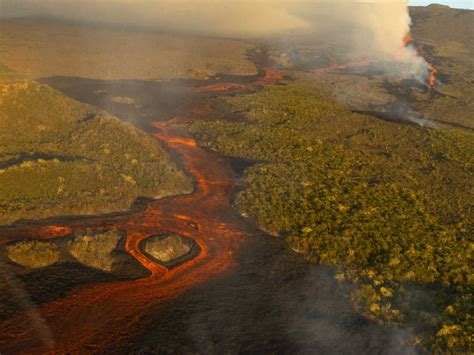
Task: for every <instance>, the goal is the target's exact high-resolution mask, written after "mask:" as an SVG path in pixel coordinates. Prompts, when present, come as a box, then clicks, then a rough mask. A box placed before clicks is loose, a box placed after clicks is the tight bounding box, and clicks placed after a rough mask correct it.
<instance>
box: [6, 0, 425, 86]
mask: <svg viewBox="0 0 474 355" xmlns="http://www.w3.org/2000/svg"><path fill="white" fill-rule="evenodd" d="M0 13H1V14H2V17H11V16H31V15H39V16H52V17H57V18H62V19H68V20H75V21H87V22H101V23H108V24H120V25H125V26H129V25H133V26H140V27H148V28H155V29H160V30H165V31H172V32H180V33H192V34H202V35H212V36H223V37H244V38H262V37H265V38H268V37H275V36H278V37H279V38H283V37H285V36H291V35H294V34H295V33H305V34H306V35H309V34H311V35H312V36H314V39H315V40H319V39H321V38H324V39H325V40H327V41H332V42H333V43H334V44H335V46H338V47H343V48H344V50H345V51H346V52H348V53H349V57H357V58H360V57H363V58H364V59H365V60H369V61H388V62H396V63H399V64H400V65H398V66H394V67H391V68H389V69H386V70H387V72H388V73H391V74H395V75H397V76H398V77H401V78H417V79H419V80H420V81H421V80H424V79H425V78H426V76H427V74H428V65H427V63H426V62H425V61H424V60H423V58H421V57H420V56H418V55H417V53H416V51H415V50H414V49H413V48H412V47H410V46H404V44H403V37H404V36H405V35H406V34H408V33H409V30H410V17H409V14H408V4H407V1H406V0H371V1H360V0H345V1H344V0H332V1H321V0H282V1H278V0H252V1H250V0H81V1H80V2H78V1H73V0H2V2H1V3H0ZM385 67H387V66H385Z"/></svg>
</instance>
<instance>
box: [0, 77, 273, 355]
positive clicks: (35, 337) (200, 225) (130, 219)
mask: <svg viewBox="0 0 474 355" xmlns="http://www.w3.org/2000/svg"><path fill="white" fill-rule="evenodd" d="M280 79H282V74H280V73H278V72H276V71H273V70H271V69H267V70H266V75H265V77H263V78H262V79H260V80H258V81H256V82H254V83H251V84H245V85H243V84H227V85H226V87H225V88H222V86H212V85H211V86H206V87H201V88H199V89H198V91H199V92H210V91H222V90H235V89H237V88H238V89H248V88H252V87H256V86H259V85H262V84H272V83H274V82H276V81H278V80H280ZM179 120H180V119H179V118H175V119H173V120H170V121H168V122H157V123H156V124H155V127H156V133H155V134H154V135H153V136H154V137H155V138H156V139H158V140H160V141H162V142H164V143H165V144H166V145H168V147H169V148H170V149H172V150H174V151H175V152H176V153H178V154H179V155H180V157H181V159H182V163H183V166H184V168H185V169H186V170H187V172H188V173H189V174H190V175H192V176H193V177H194V179H195V182H196V183H195V184H196V186H195V192H194V193H193V194H191V195H186V196H174V197H168V198H164V199H161V200H159V201H156V202H153V203H151V204H149V205H148V206H147V208H146V209H145V210H144V211H140V212H134V213H130V214H124V215H113V216H105V217H93V218H84V219H74V220H71V221H68V222H64V224H63V225H57V223H56V224H55V225H51V226H40V227H34V226H23V227H21V226H15V227H8V228H3V229H2V231H1V232H2V240H1V242H0V244H5V243H8V242H11V241H16V240H26V239H33V240H35V239H52V238H60V237H64V236H67V235H70V234H71V233H73V232H76V231H82V230H85V229H90V230H92V231H103V230H110V229H117V230H120V231H124V232H126V233H127V239H126V242H125V249H126V251H127V252H128V253H129V254H130V255H132V256H133V257H134V258H135V259H136V260H138V262H139V263H140V264H141V265H143V266H144V267H145V268H146V269H148V270H149V271H150V276H149V277H147V278H143V279H139V280H132V281H115V282H109V283H100V284H92V285H86V286H80V287H77V288H76V289H75V290H74V291H73V292H71V293H70V294H68V295H67V296H65V297H64V298H62V299H58V300H55V301H53V302H50V303H46V304H44V305H42V306H41V307H40V308H39V312H40V314H41V316H42V317H43V318H44V323H45V324H46V325H47V327H48V328H49V329H48V331H47V332H38V329H37V328H35V327H34V326H32V322H31V317H30V316H29V315H30V313H29V311H30V310H25V312H24V313H22V314H20V315H18V316H15V317H13V318H12V319H9V320H6V321H3V322H2V323H0V349H1V350H2V352H5V353H19V352H21V353H44V352H51V351H54V352H57V353H65V354H71V353H83V352H91V351H93V352H99V353H103V352H106V351H110V349H114V347H116V346H118V345H120V344H124V343H126V342H127V340H128V339H131V338H132V337H133V336H135V335H136V334H138V333H140V331H142V330H144V329H146V328H147V327H148V326H149V325H150V323H151V322H153V318H152V317H150V316H149V315H150V313H151V312H153V311H156V310H157V309H159V307H160V306H161V305H162V304H163V303H164V302H167V301H169V300H172V299H174V298H176V297H178V296H179V295H181V294H183V293H184V292H186V291H187V290H189V289H190V288H192V287H193V286H195V285H197V284H199V283H202V282H205V281H206V280H209V279H210V278H212V277H214V276H216V275H218V274H220V273H222V272H224V271H225V270H227V269H229V268H231V267H234V266H235V265H236V261H235V258H234V252H235V251H236V250H237V249H238V248H239V246H240V245H241V244H242V243H243V242H244V241H245V239H246V238H247V237H248V234H247V232H246V231H245V230H246V229H245V225H244V223H243V222H242V221H241V220H239V219H237V218H236V217H230V216H235V215H234V213H232V208H231V206H230V202H229V194H230V192H231V191H232V190H233V188H234V184H233V174H232V171H231V169H230V167H229V165H228V163H227V162H226V161H223V160H222V159H219V158H218V155H217V154H215V153H213V152H210V151H207V150H204V149H202V148H200V147H199V146H198V145H197V144H196V142H195V141H194V139H193V138H192V137H184V136H182V135H179V134H178V133H177V131H176V130H175V129H174V128H173V126H172V125H171V124H170V123H174V122H179ZM169 232H172V233H178V234H181V235H183V236H185V237H188V238H192V239H194V240H195V242H196V243H197V244H198V246H199V249H200V252H199V253H198V255H197V256H196V257H194V258H193V259H191V260H188V261H186V262H184V263H182V264H181V265H179V266H177V267H175V268H172V269H170V268H168V267H166V266H164V265H160V264H158V263H157V262H155V261H154V260H151V259H150V258H148V257H147V256H146V255H145V254H143V253H142V251H141V249H140V247H139V246H140V242H141V241H143V240H144V239H146V238H148V237H150V236H152V235H154V234H158V233H169Z"/></svg>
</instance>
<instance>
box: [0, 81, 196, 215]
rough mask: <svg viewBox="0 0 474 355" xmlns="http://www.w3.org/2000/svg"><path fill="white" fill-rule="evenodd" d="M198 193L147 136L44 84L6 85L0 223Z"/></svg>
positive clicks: (0, 100)
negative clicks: (141, 197) (135, 200)
mask: <svg viewBox="0 0 474 355" xmlns="http://www.w3.org/2000/svg"><path fill="white" fill-rule="evenodd" d="M94 115H95V118H92V119H87V120H85V119H83V118H84V117H89V118H90V117H94ZM191 190H192V183H191V181H190V179H188V178H187V177H186V176H185V175H184V173H183V172H182V171H180V170H178V169H177V167H176V165H175V164H174V163H172V162H171V160H170V158H169V156H168V154H167V153H165V152H164V151H163V150H162V149H161V148H160V146H159V145H158V144H157V143H156V142H155V141H154V140H153V139H151V138H150V137H149V136H147V135H146V134H145V133H143V132H140V131H138V130H137V129H135V128H133V127H132V126H130V125H128V124H124V123H122V122H120V121H119V120H118V119H116V118H113V117H108V116H105V115H104V114H102V113H100V112H98V111H97V110H96V109H94V108H92V107H90V106H87V105H83V104H80V103H78V102H76V101H74V100H72V99H69V98H67V97H65V96H64V95H62V94H60V93H59V92H57V91H55V90H53V89H51V88H49V87H47V86H45V85H40V84H37V83H34V82H16V83H10V84H3V85H2V84H0V212H1V214H0V224H3V223H9V222H13V221H15V220H17V219H20V218H30V219H31V218H42V217H48V216H53V215H58V214H60V215H64V214H94V213H106V212H112V211H117V210H124V209H127V208H128V207H129V206H130V204H131V203H132V202H133V201H134V199H135V198H137V197H138V196H148V197H162V196H167V195H172V194H175V193H185V192H189V191H191Z"/></svg>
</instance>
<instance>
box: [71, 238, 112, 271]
mask: <svg viewBox="0 0 474 355" xmlns="http://www.w3.org/2000/svg"><path fill="white" fill-rule="evenodd" d="M119 240H120V235H118V234H117V232H115V231H110V232H106V233H101V234H94V235H88V234H86V235H81V236H76V237H74V239H73V240H71V241H69V242H68V248H69V252H70V253H71V255H72V256H73V257H74V258H75V259H76V260H77V261H79V262H80V263H82V264H85V265H87V266H90V267H93V268H96V269H100V270H103V271H108V272H110V271H113V266H114V263H115V262H116V261H117V256H116V255H114V251H115V249H116V248H117V244H118V241H119Z"/></svg>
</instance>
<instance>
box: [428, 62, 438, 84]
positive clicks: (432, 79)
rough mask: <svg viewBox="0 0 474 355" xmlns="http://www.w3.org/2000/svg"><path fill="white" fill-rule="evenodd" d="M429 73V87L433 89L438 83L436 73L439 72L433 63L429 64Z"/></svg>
mask: <svg viewBox="0 0 474 355" xmlns="http://www.w3.org/2000/svg"><path fill="white" fill-rule="evenodd" d="M428 69H429V74H428V78H427V79H426V81H427V83H428V86H429V88H430V89H431V88H432V87H433V86H434V85H435V84H436V73H438V69H436V68H435V67H434V65H433V64H428Z"/></svg>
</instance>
